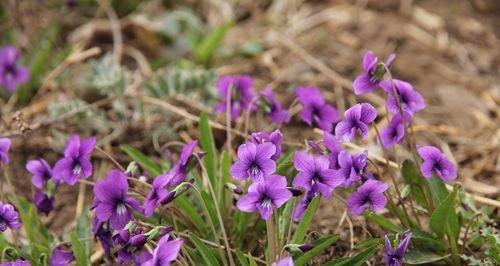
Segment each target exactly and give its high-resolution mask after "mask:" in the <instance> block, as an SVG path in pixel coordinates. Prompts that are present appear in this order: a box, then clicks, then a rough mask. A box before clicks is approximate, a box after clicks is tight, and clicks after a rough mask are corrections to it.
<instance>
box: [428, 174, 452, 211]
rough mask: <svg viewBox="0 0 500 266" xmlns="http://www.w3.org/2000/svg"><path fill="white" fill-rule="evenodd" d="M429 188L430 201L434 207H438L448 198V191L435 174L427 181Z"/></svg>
mask: <svg viewBox="0 0 500 266" xmlns="http://www.w3.org/2000/svg"><path fill="white" fill-rule="evenodd" d="M429 188H430V189H431V193H432V199H433V201H434V205H435V206H439V204H441V202H442V201H443V200H444V199H445V198H446V197H447V196H448V194H449V193H448V190H446V186H445V184H444V183H443V181H441V179H439V178H438V177H437V176H436V175H435V174H432V178H431V179H430V180H429Z"/></svg>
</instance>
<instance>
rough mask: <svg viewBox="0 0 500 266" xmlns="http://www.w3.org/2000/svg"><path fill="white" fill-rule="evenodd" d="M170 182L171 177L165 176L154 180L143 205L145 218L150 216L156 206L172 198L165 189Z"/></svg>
mask: <svg viewBox="0 0 500 266" xmlns="http://www.w3.org/2000/svg"><path fill="white" fill-rule="evenodd" d="M170 181H171V177H170V176H169V175H165V174H163V175H159V176H157V177H156V178H155V180H154V181H153V187H152V188H151V191H150V192H149V194H148V195H147V197H146V199H145V200H144V203H143V208H144V215H145V216H146V217H149V216H151V215H152V214H153V212H154V211H155V209H156V207H157V206H159V205H162V204H164V203H165V201H167V200H168V198H170V197H172V196H173V193H172V192H170V191H168V190H167V189H166V188H165V187H166V186H167V185H168V184H169V182H170Z"/></svg>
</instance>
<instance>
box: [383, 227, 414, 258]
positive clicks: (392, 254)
mask: <svg viewBox="0 0 500 266" xmlns="http://www.w3.org/2000/svg"><path fill="white" fill-rule="evenodd" d="M411 236H412V233H411V232H408V233H406V235H405V236H404V238H403V240H402V241H401V242H399V244H398V247H397V248H396V249H394V250H393V249H392V244H391V240H389V237H387V235H386V236H385V255H384V257H385V263H386V265H387V266H403V258H404V256H405V254H406V250H407V249H408V245H410V240H411Z"/></svg>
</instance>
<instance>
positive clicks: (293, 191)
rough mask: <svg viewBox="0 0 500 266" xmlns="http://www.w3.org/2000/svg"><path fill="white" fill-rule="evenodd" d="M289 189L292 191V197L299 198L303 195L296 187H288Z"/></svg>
mask: <svg viewBox="0 0 500 266" xmlns="http://www.w3.org/2000/svg"><path fill="white" fill-rule="evenodd" d="M287 189H288V190H290V192H292V195H293V196H294V197H298V196H300V195H302V194H303V192H302V190H300V189H298V188H295V187H287Z"/></svg>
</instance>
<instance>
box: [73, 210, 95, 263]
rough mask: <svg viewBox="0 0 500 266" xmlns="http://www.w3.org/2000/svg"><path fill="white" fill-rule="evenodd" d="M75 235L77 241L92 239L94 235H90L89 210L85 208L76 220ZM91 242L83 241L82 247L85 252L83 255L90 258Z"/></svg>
mask: <svg viewBox="0 0 500 266" xmlns="http://www.w3.org/2000/svg"><path fill="white" fill-rule="evenodd" d="M76 234H77V236H78V238H79V239H87V238H92V237H93V236H94V234H93V233H92V222H91V221H90V216H89V209H88V207H85V208H84V209H83V211H82V213H81V214H80V216H79V217H78V219H77V223H76ZM93 244H94V242H93V241H84V242H83V247H84V250H85V255H86V256H87V257H90V255H91V254H92V249H93Z"/></svg>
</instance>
